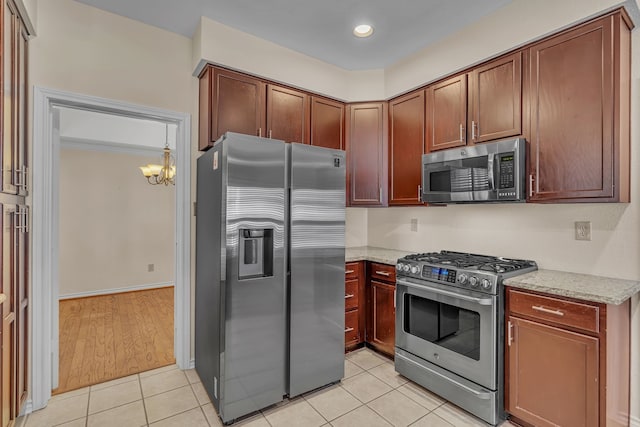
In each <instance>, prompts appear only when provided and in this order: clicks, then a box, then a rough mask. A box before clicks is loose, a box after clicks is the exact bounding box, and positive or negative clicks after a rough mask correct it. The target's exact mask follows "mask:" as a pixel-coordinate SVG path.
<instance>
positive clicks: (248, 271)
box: [238, 228, 273, 279]
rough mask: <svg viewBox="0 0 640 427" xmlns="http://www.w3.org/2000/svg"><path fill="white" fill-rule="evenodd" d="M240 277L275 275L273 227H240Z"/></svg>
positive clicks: (251, 277) (250, 277)
mask: <svg viewBox="0 0 640 427" xmlns="http://www.w3.org/2000/svg"><path fill="white" fill-rule="evenodd" d="M238 265H239V267H238V278H239V279H253V278H258V277H269V276H273V229H270V228H244V229H240V247H239V252H238Z"/></svg>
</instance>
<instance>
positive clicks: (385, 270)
mask: <svg viewBox="0 0 640 427" xmlns="http://www.w3.org/2000/svg"><path fill="white" fill-rule="evenodd" d="M369 273H370V274H371V278H372V279H378V280H382V281H385V282H391V283H395V282H396V267H395V265H387V264H378V263H376V262H372V263H371V265H370V266H369Z"/></svg>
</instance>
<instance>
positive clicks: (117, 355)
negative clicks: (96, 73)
mask: <svg viewBox="0 0 640 427" xmlns="http://www.w3.org/2000/svg"><path fill="white" fill-rule="evenodd" d="M53 113H54V116H59V120H57V121H56V123H57V124H58V125H59V129H55V130H54V132H57V134H58V135H59V150H58V153H59V168H58V170H59V174H58V187H59V191H58V200H57V206H58V208H57V210H58V215H57V216H58V224H57V227H58V231H59V233H58V234H59V238H58V254H59V256H58V294H59V301H60V302H59V323H58V325H59V333H58V338H59V341H58V342H59V369H58V387H57V388H55V389H54V390H53V394H59V393H64V392H67V391H71V390H75V389H79V388H83V387H86V386H88V385H94V384H98V383H102V382H106V381H109V380H113V379H116V378H121V377H126V376H129V375H133V374H137V373H140V372H144V371H147V370H151V369H156V368H159V367H163V366H167V365H172V364H174V363H175V358H174V352H173V347H174V343H173V341H174V340H173V334H174V333H173V317H174V297H173V295H174V283H173V279H174V276H175V211H176V209H175V203H176V202H175V187H174V185H173V184H172V183H167V185H164V184H159V185H150V183H151V182H155V181H153V180H150V181H148V180H147V179H146V178H145V177H143V175H142V173H141V171H140V169H139V167H140V166H142V165H147V164H159V163H162V160H163V159H162V158H161V154H162V152H163V151H162V150H163V147H164V146H165V145H166V146H167V147H168V148H170V149H171V150H173V152H175V139H176V138H175V137H176V125H175V124H169V123H162V122H159V121H155V120H143V119H138V118H130V117H123V116H120V115H113V114H106V113H99V112H94V111H86V110H81V109H76V108H67V107H55V108H54V111H53ZM54 127H55V126H54ZM54 144H55V142H54Z"/></svg>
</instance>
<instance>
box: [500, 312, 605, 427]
mask: <svg viewBox="0 0 640 427" xmlns="http://www.w3.org/2000/svg"><path fill="white" fill-rule="evenodd" d="M507 320H508V323H507V327H508V328H510V329H511V331H510V333H511V337H512V340H511V343H509V339H508V338H507V346H506V348H507V357H506V360H507V368H506V378H505V381H506V383H507V387H508V394H507V401H506V410H507V411H508V412H509V413H510V414H512V415H514V416H516V417H518V418H520V419H521V420H522V421H526V422H528V423H531V424H532V425H536V426H558V425H560V426H565V427H571V426H575V427H586V426H597V425H598V339H597V338H593V337H590V336H587V335H582V334H578V333H574V332H569V331H565V330H562V329H559V328H554V327H551V326H546V325H543V324H541V323H537V322H530V321H528V320H523V319H519V318H517V317H512V316H509V318H508V319H507Z"/></svg>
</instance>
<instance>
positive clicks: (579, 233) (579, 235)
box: [575, 221, 591, 240]
mask: <svg viewBox="0 0 640 427" xmlns="http://www.w3.org/2000/svg"><path fill="white" fill-rule="evenodd" d="M575 226H576V240H591V221H576V222H575Z"/></svg>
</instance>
